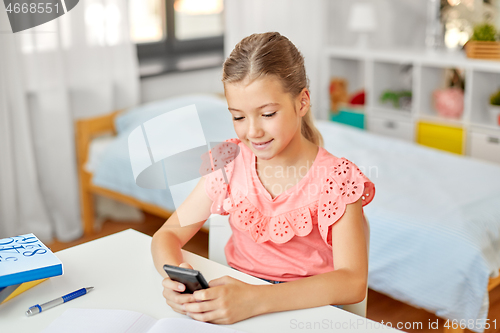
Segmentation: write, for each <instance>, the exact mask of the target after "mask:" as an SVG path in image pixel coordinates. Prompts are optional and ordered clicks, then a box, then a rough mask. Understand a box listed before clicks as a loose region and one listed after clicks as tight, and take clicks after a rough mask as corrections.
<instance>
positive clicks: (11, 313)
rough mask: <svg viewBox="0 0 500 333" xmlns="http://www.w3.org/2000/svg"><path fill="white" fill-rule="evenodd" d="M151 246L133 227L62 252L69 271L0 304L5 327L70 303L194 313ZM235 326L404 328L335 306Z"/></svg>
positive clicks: (34, 320) (37, 321) (38, 326)
mask: <svg viewBox="0 0 500 333" xmlns="http://www.w3.org/2000/svg"><path fill="white" fill-rule="evenodd" d="M150 248H151V237H149V236H147V235H144V234H142V233H139V232H137V231H134V230H131V229H129V230H126V231H123V232H120V233H117V234H114V235H111V236H108V237H104V238H101V239H97V240H95V241H92V242H88V243H85V244H82V245H78V246H75V247H73V248H69V249H66V250H63V251H60V252H57V254H56V255H57V256H58V258H59V259H60V260H61V261H62V262H63V267H64V274H63V275H62V276H59V277H54V278H51V279H49V280H47V281H45V282H43V283H42V284H40V285H38V286H36V287H34V288H32V289H30V290H28V291H26V292H24V293H23V294H21V295H19V296H17V297H15V298H13V299H12V300H10V301H8V302H6V303H5V304H2V305H0V331H1V332H16V333H18V332H23V333H24V332H26V333H29V332H39V331H40V330H42V329H44V328H46V327H47V326H48V325H49V324H50V323H51V322H52V321H54V320H55V319H56V318H57V317H59V316H60V315H61V314H62V313H63V312H64V311H65V310H66V309H68V308H93V309H123V310H132V311H137V312H141V313H144V314H147V315H149V316H151V317H153V318H156V319H160V318H165V317H182V318H189V317H187V316H184V315H181V314H178V313H176V312H174V311H173V310H172V309H171V308H170V307H169V306H168V305H167V304H166V302H165V300H164V298H163V296H162V286H161V281H162V278H161V276H160V275H159V274H158V272H157V271H156V270H155V268H154V266H153V260H152V257H151V250H150ZM183 255H184V259H185V260H186V261H187V262H189V263H190V264H191V265H192V266H193V267H194V268H195V269H197V270H200V271H201V272H202V273H203V275H204V276H205V278H206V279H207V281H210V280H212V279H215V278H218V277H221V276H223V275H230V276H232V277H234V278H237V279H239V280H241V281H244V282H247V283H252V284H266V283H267V282H265V281H262V280H260V279H257V278H255V277H252V276H250V275H247V274H244V273H241V272H238V271H236V270H234V269H231V268H229V267H226V266H223V265H220V264H218V263H215V262H213V261H210V260H207V259H205V258H203V257H200V256H198V255H195V254H193V253H190V252H186V251H183ZM90 286H93V287H95V290H93V291H92V292H91V293H89V294H88V295H85V296H83V297H79V298H77V299H75V300H73V301H71V302H69V303H66V304H63V305H60V306H57V307H55V308H52V309H49V310H47V312H43V313H41V314H38V315H35V316H33V317H29V318H28V317H26V316H25V315H24V312H25V311H26V310H28V308H29V307H30V306H32V305H35V304H39V303H43V302H46V301H49V300H52V299H54V298H57V297H59V296H62V295H64V294H67V293H69V292H72V291H74V290H77V289H79V288H82V287H90ZM308 325H309V326H308ZM314 325H316V326H314ZM342 326H344V329H342ZM231 327H232V328H234V329H237V330H241V331H246V332H259V333H264V332H270V333H271V332H272V333H276V332H298V331H299V332H313V331H315V330H314V329H313V328H314V327H317V328H318V329H317V330H318V331H323V332H325V331H337V330H340V331H343V332H367V331H373V332H378V331H380V332H399V331H397V330H393V329H390V328H388V327H387V326H383V325H381V324H379V323H377V322H374V321H371V320H368V319H365V318H362V317H359V316H356V315H354V314H352V313H349V312H346V311H343V310H341V309H338V308H335V307H333V306H323V307H318V308H313V309H306V310H297V311H286V312H279V313H271V314H266V315H262V316H258V317H254V318H250V319H247V320H244V321H242V322H239V323H236V324H234V325H231ZM301 328H302V329H301ZM339 328H340V329H339Z"/></svg>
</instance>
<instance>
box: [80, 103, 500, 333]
mask: <svg viewBox="0 0 500 333" xmlns="http://www.w3.org/2000/svg"><path fill="white" fill-rule="evenodd" d="M120 112H121V110H120V111H115V112H112V113H110V114H107V115H104V116H100V117H94V118H88V119H83V120H78V121H77V122H76V132H75V133H76V152H77V165H78V177H79V183H80V200H81V201H80V202H81V211H82V220H83V229H84V232H85V234H92V233H93V232H94V222H95V209H94V195H102V196H105V197H108V198H111V199H114V200H117V201H119V202H122V203H125V204H128V205H131V206H134V207H137V208H139V209H141V210H143V211H145V212H148V213H150V214H153V215H156V216H159V217H162V218H164V219H168V218H169V217H170V215H172V213H173V212H171V211H168V210H166V209H164V208H162V207H159V206H156V205H153V204H149V203H146V202H143V201H140V200H137V199H135V198H133V197H131V196H128V195H124V194H121V193H118V192H115V191H111V190H108V189H105V188H102V187H99V186H96V185H93V184H92V174H91V173H89V172H88V171H86V170H85V168H84V166H85V163H86V162H87V158H88V151H89V145H90V142H91V140H92V139H93V138H95V137H98V136H102V135H104V134H109V133H111V134H113V135H116V129H115V125H114V119H115V117H116V116H117V115H118V114H119V113H120ZM201 230H202V231H204V232H208V229H206V228H202V229H201ZM498 285H500V276H498V277H496V278H492V279H490V281H489V283H488V292H489V291H491V290H493V289H494V288H495V287H497V286H498ZM444 332H445V333H452V332H453V333H462V332H464V330H463V329H460V328H458V329H448V328H446V327H445V328H444Z"/></svg>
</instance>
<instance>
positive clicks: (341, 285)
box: [256, 269, 367, 314]
mask: <svg viewBox="0 0 500 333" xmlns="http://www.w3.org/2000/svg"><path fill="white" fill-rule="evenodd" d="M366 283H367V281H366V278H363V277H362V276H360V275H359V274H355V273H354V272H352V271H349V270H345V269H339V270H335V271H332V272H328V273H323V274H319V275H315V276H311V277H307V278H303V279H300V280H295V281H290V282H286V283H280V284H275V285H265V286H259V287H261V288H259V289H258V290H260V292H259V293H258V297H257V298H258V301H257V305H256V306H257V307H258V312H259V314H265V313H271V312H279V311H288V310H298V309H306V308H313V307H318V306H323V305H331V304H332V305H338V304H353V303H358V302H361V301H362V300H363V299H364V298H365V294H366Z"/></svg>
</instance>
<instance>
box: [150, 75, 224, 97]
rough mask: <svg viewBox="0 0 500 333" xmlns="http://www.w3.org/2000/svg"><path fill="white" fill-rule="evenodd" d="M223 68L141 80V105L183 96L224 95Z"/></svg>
mask: <svg viewBox="0 0 500 333" xmlns="http://www.w3.org/2000/svg"><path fill="white" fill-rule="evenodd" d="M221 77H222V67H220V68H209V69H203V70H196V71H190V72H179V73H171V74H165V75H161V76H154V77H150V78H145V79H142V80H141V103H147V102H151V101H155V100H159V99H164V98H168V97H173V96H179V95H182V94H192V93H224V88H223V86H222V82H221Z"/></svg>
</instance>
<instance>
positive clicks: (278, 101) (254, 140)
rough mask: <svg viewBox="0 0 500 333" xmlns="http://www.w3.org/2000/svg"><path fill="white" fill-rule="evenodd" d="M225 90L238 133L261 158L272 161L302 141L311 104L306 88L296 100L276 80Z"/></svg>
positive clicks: (264, 79) (233, 86)
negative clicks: (304, 125)
mask: <svg viewBox="0 0 500 333" xmlns="http://www.w3.org/2000/svg"><path fill="white" fill-rule="evenodd" d="M224 88H225V94H226V99H227V103H228V109H229V111H230V112H231V114H232V116H233V124H234V129H235V132H236V134H237V135H238V138H239V139H240V140H241V141H242V142H243V143H244V144H245V145H247V147H249V148H250V149H251V150H252V151H253V153H254V154H255V155H256V156H257V157H258V158H259V159H263V160H270V159H272V158H273V157H275V156H277V155H278V154H280V153H282V152H283V151H284V150H285V148H287V147H289V144H290V143H298V142H299V141H300V139H301V133H300V124H301V120H302V117H303V116H304V115H305V114H306V112H307V111H308V109H309V103H310V100H309V91H308V90H307V89H306V88H304V90H303V91H302V92H301V93H300V94H299V96H297V97H296V98H293V97H292V96H291V95H290V94H289V93H286V92H284V90H283V87H282V85H281V82H280V81H279V80H278V79H277V78H275V77H264V78H261V79H257V80H255V81H253V82H252V83H250V84H248V82H239V83H226V84H225V85H224ZM293 146H294V144H292V145H290V147H293ZM285 152H286V151H285ZM287 154H288V152H287Z"/></svg>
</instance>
